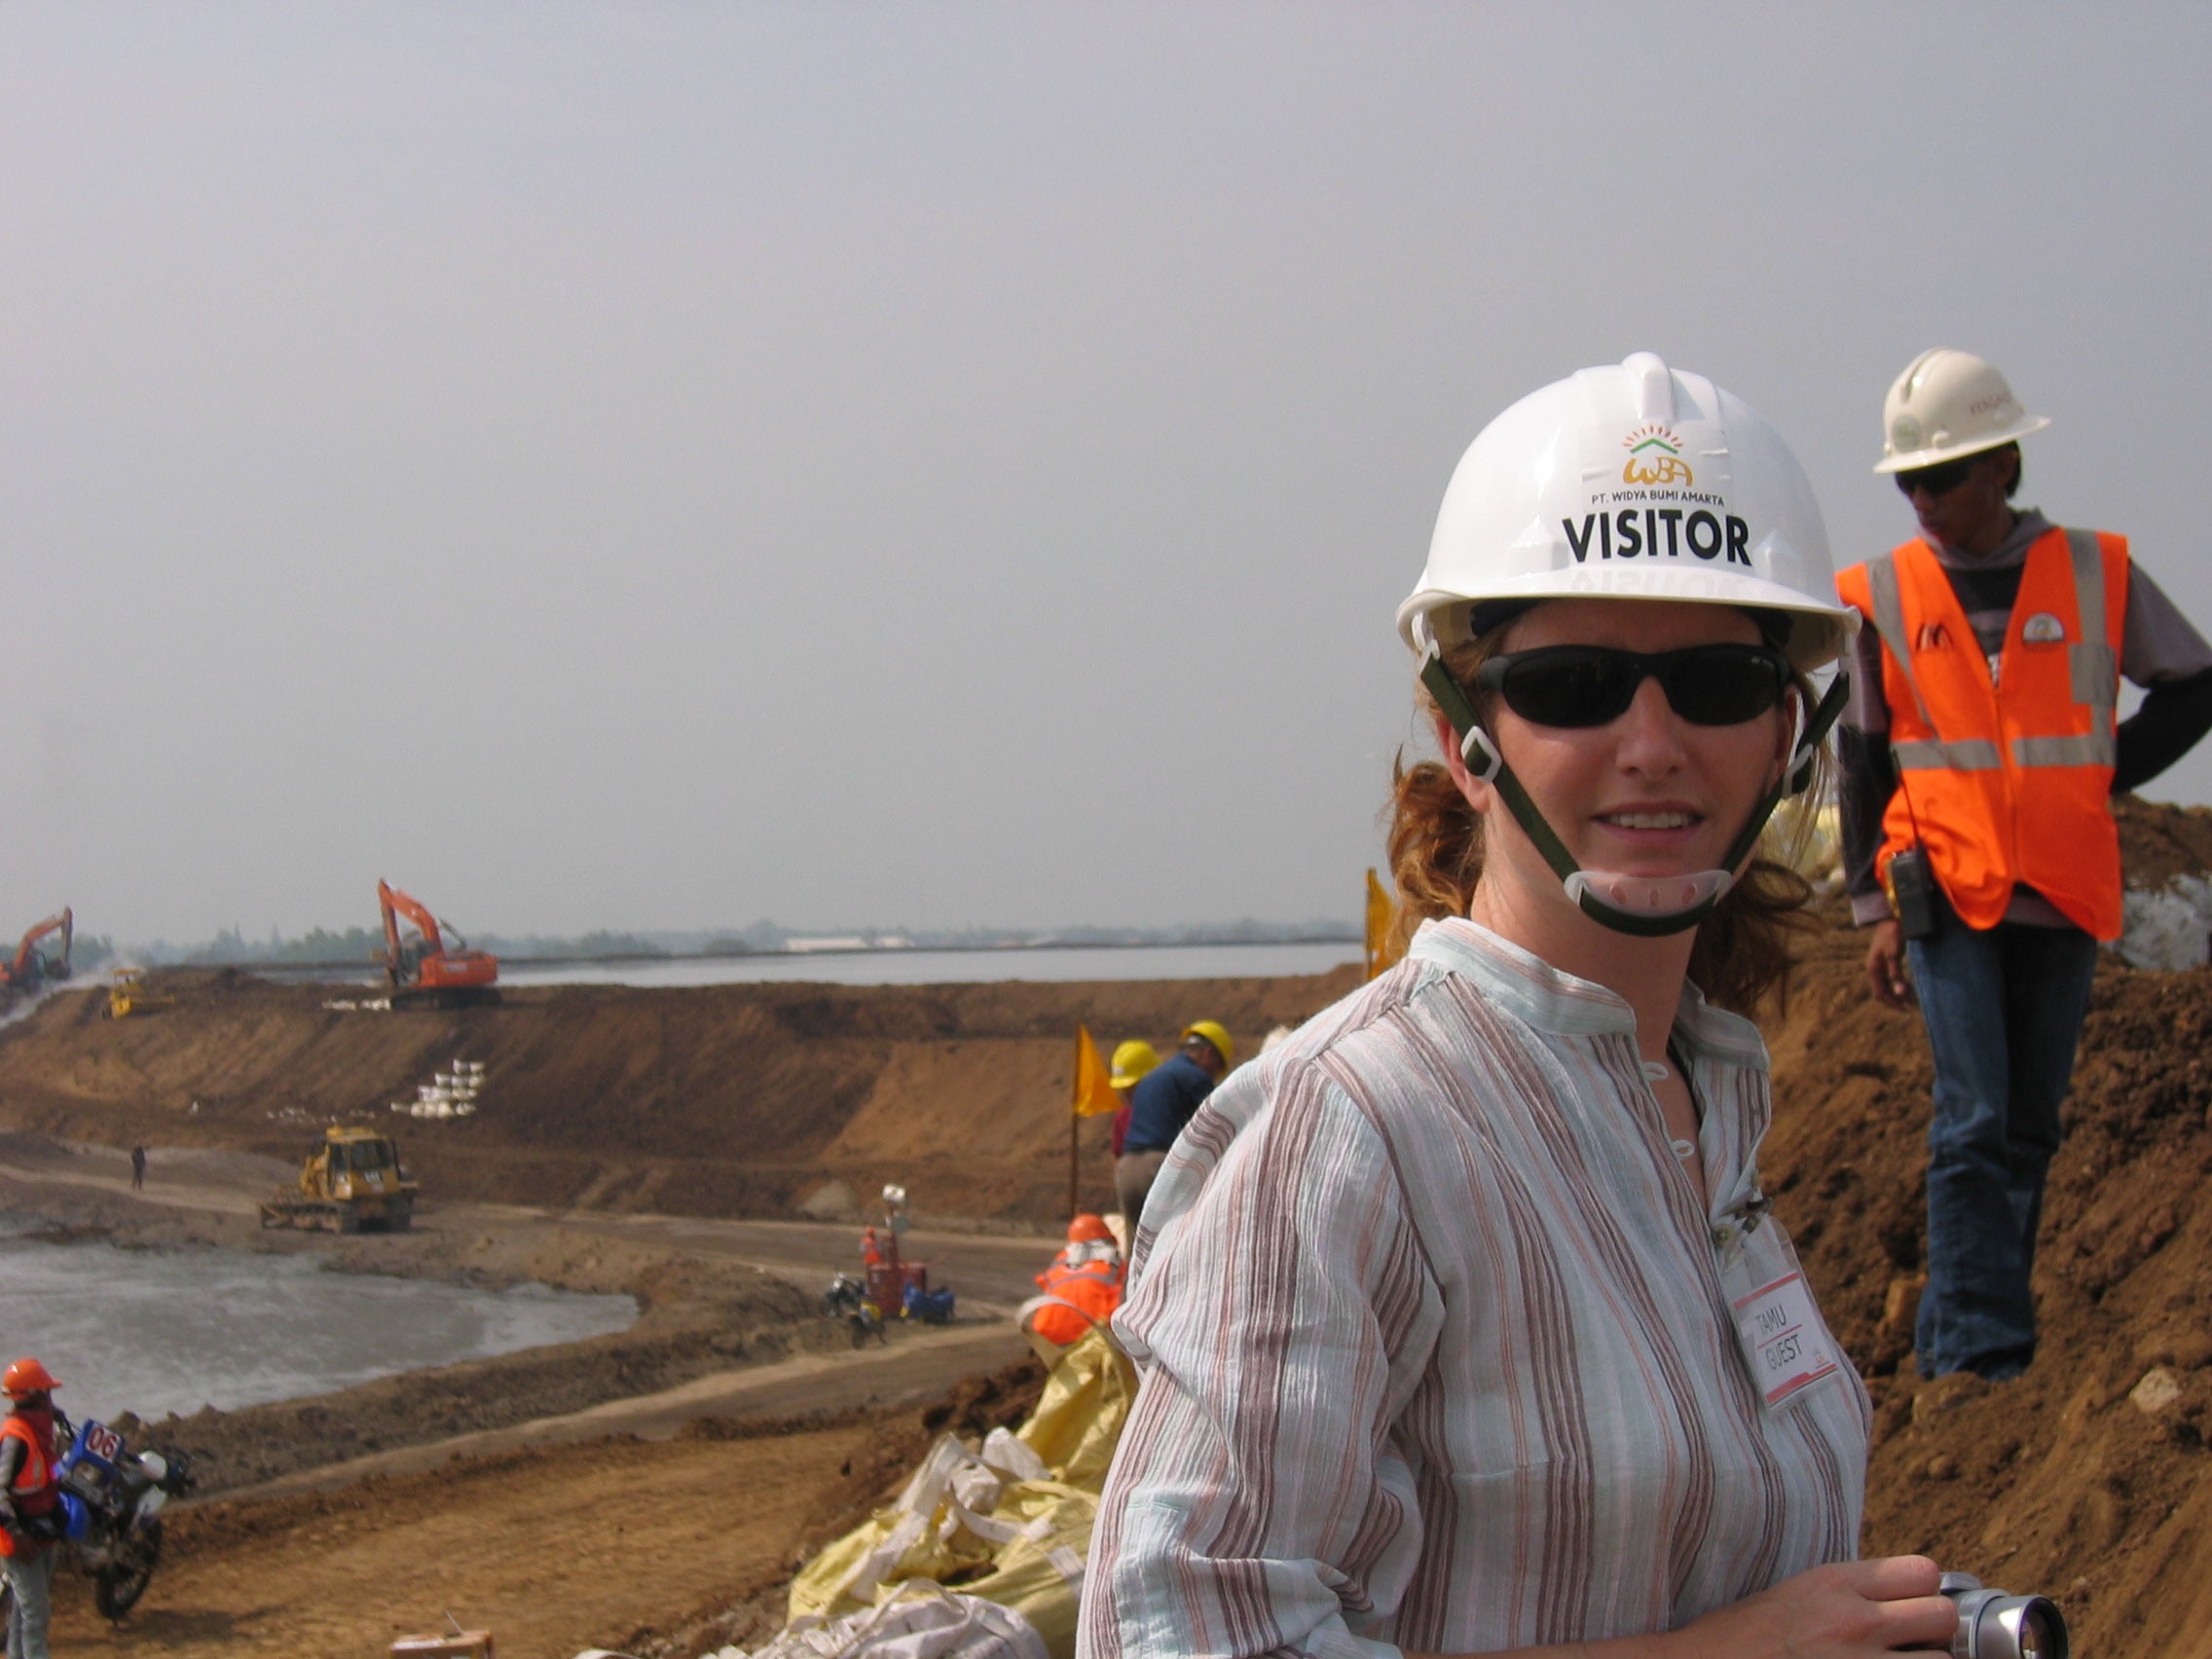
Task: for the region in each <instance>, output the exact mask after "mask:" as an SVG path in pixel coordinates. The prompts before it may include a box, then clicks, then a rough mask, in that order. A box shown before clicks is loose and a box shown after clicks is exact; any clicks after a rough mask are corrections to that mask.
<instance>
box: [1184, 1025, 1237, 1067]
mask: <svg viewBox="0 0 2212 1659" xmlns="http://www.w3.org/2000/svg"><path fill="white" fill-rule="evenodd" d="M1183 1035H1184V1036H1186V1037H1203V1038H1204V1039H1205V1040H1206V1041H1207V1042H1209V1043H1211V1044H1212V1045H1213V1051H1214V1052H1215V1053H1217V1054H1219V1055H1220V1056H1221V1063H1222V1064H1223V1065H1225V1066H1233V1065H1235V1063H1236V1042H1235V1039H1234V1038H1232V1037H1231V1036H1230V1035H1229V1027H1228V1026H1226V1025H1224V1024H1222V1022H1221V1021H1220V1020H1218V1019H1194V1020H1192V1021H1191V1023H1190V1024H1188V1025H1186V1026H1184V1027H1183Z"/></svg>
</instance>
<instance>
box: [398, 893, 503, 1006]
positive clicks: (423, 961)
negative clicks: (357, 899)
mask: <svg viewBox="0 0 2212 1659" xmlns="http://www.w3.org/2000/svg"><path fill="white" fill-rule="evenodd" d="M377 903H379V904H381V905H382V906H383V908H384V948H385V974H386V977H387V978H389V979H390V981H391V988H392V1005H393V1006H394V1007H395V1008H396V1007H412V1006H419V1005H420V1004H422V1003H424V1002H427V1003H430V1004H432V1005H433V1006H438V1007H448V1008H450V1007H457V1006H460V1005H461V1004H464V1003H475V1002H497V1001H498V993H497V992H496V991H494V990H492V988H491V987H492V985H493V984H494V983H495V982H496V981H497V980H498V977H499V961H498V957H496V956H493V955H492V954H490V953H489V952H488V951H482V950H470V949H469V948H468V941H467V940H464V939H462V938H461V935H460V934H459V933H458V932H455V930H454V929H453V927H452V925H451V924H450V923H441V922H440V921H439V920H438V918H437V917H435V916H433V915H431V914H430V911H429V907H428V906H427V905H425V904H422V903H418V902H417V901H415V900H413V899H411V898H409V897H408V896H407V895H406V894H404V893H402V892H400V890H399V889H398V888H396V887H394V886H392V885H391V884H390V883H389V882H385V881H380V882H378V883H377ZM401 917H405V918H406V919H407V920H408V921H409V922H411V923H413V924H414V926H415V929H416V931H417V932H418V933H420V934H421V935H422V936H423V943H422V947H421V948H420V949H419V950H417V949H410V948H408V947H407V946H406V945H405V944H403V943H402V941H401V940H400V937H399V923H400V918H401ZM448 934H452V935H453V944H452V945H451V946H450V947H449V946H448V945H447V943H446V936H447V935H448Z"/></svg>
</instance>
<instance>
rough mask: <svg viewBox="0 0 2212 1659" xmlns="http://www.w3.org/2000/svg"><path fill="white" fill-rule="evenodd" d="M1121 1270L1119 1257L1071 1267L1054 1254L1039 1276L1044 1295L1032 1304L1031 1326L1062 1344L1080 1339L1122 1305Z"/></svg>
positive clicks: (1076, 1341) (1063, 1345)
mask: <svg viewBox="0 0 2212 1659" xmlns="http://www.w3.org/2000/svg"><path fill="white" fill-rule="evenodd" d="M1122 1272H1123V1270H1122V1264H1121V1262H1120V1260H1119V1259H1116V1260H1113V1261H1094V1262H1083V1263H1080V1264H1078V1265H1076V1266H1073V1267H1070V1266H1069V1265H1068V1264H1067V1263H1066V1262H1064V1261H1062V1260H1060V1259H1059V1258H1057V1257H1055V1258H1054V1259H1053V1262H1052V1265H1051V1267H1050V1268H1048V1269H1046V1270H1045V1271H1044V1272H1041V1273H1039V1274H1038V1275H1037V1282H1038V1283H1039V1284H1041V1285H1043V1286H1044V1287H1045V1294H1044V1295H1043V1296H1040V1297H1038V1298H1037V1299H1036V1301H1035V1302H1034V1303H1032V1304H1030V1305H1029V1306H1031V1307H1034V1308H1035V1309H1036V1316H1035V1317H1034V1318H1032V1319H1031V1320H1030V1324H1029V1328H1030V1329H1031V1330H1033V1331H1035V1332H1036V1333H1037V1334H1038V1335H1039V1336H1041V1337H1043V1338H1044V1339H1045V1340H1046V1341H1047V1342H1049V1343H1058V1344H1059V1345H1060V1346H1062V1347H1067V1346H1071V1345H1073V1344H1075V1343H1078V1342H1081V1341H1082V1340H1083V1338H1084V1337H1085V1336H1086V1335H1087V1334H1088V1332H1089V1331H1090V1329H1091V1328H1092V1326H1093V1325H1103V1324H1105V1323H1106V1321H1107V1320H1108V1319H1110V1318H1112V1317H1113V1315H1114V1309H1117V1308H1119V1307H1121V1305H1122Z"/></svg>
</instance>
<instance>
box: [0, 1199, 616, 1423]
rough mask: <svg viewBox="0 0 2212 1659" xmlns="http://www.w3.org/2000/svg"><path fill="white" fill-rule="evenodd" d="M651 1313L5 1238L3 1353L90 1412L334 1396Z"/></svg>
mask: <svg viewBox="0 0 2212 1659" xmlns="http://www.w3.org/2000/svg"><path fill="white" fill-rule="evenodd" d="M637 1313H638V1309H637V1304H636V1303H635V1302H634V1301H633V1300H632V1299H631V1298H629V1297H627V1296H578V1295H574V1294H572V1293H570V1292H567V1291H558V1290H548V1289H546V1288H544V1287H543V1286H542V1285H520V1286H517V1287H516V1288H514V1289H512V1290H476V1289H470V1288H467V1287H465V1286H462V1285H456V1284H440V1283H433V1282H429V1281H426V1280H422V1279H398V1278H387V1277H385V1276H383V1275H381V1274H375V1273H335V1272H323V1271H322V1270H321V1269H320V1268H319V1267H318V1266H317V1264H316V1262H315V1260H314V1259H313V1258H312V1257H307V1256H261V1255H255V1254H253V1253H252V1252H250V1251H243V1250H129V1249H119V1248H117V1247H116V1246H114V1245H110V1244H42V1243H37V1242H33V1241H31V1240H28V1239H24V1238H21V1237H17V1236H0V1349H4V1350H5V1357H7V1358H13V1357H15V1356H16V1355H18V1354H22V1353H35V1354H37V1355H38V1356H39V1357H40V1358H41V1359H43V1360H45V1361H46V1364H47V1368H48V1369H49V1370H50V1371H52V1372H53V1373H54V1374H55V1376H56V1377H58V1378H60V1379H61V1381H62V1383H63V1388H62V1391H61V1394H60V1403H61V1405H62V1408H63V1409H64V1410H65V1411H67V1412H68V1413H69V1415H70V1416H71V1417H72V1418H76V1419H83V1418H87V1417H96V1418H107V1417H112V1416H114V1415H115V1414H116V1413H118V1412H121V1411H123V1410H125V1409H127V1408H128V1409H129V1410H131V1411H134V1412H136V1413H137V1414H138V1415H139V1416H140V1417H142V1418H147V1419H152V1418H158V1417H160V1416H162V1415H163V1414H164V1413H166V1412H172V1411H173V1412H178V1413H184V1414H189V1413H192V1412H196V1411H198V1410H199V1409H200V1408H201V1407H202V1406H203V1405H211V1406H216V1407H219V1408H221V1409H223V1410H226V1411H228V1410H231V1409H234V1408H236V1407H239V1406H250V1405H259V1404H261V1403H263V1402H265V1401H269V1400H288V1399H293V1398H296V1397H298V1396H300V1395H302V1394H320V1393H325V1392H327V1391H329V1390H330V1389H333V1388H343V1387H346V1386H348V1385H350V1384H351V1383H365V1382H367V1381H369V1380H370V1379H371V1378H375V1377H385V1376H388V1375H390V1374H391V1373H393V1372H396V1371H408V1370H412V1369H414V1368H415V1367H417V1366H424V1365H448V1364H451V1363H453V1362H454V1361H456V1360H463V1359H483V1358H488V1357H490V1356H491V1355H493V1354H501V1353H512V1352H514V1351H515V1350H517V1349H518V1348H527V1347H536V1346H540V1345H542V1344H546V1343H567V1342H576V1341H579V1340H581V1339H583V1338H585V1337H593V1336H600V1335H603V1334H605V1333H607V1332H609V1331H619V1330H622V1329H624V1328H626V1327H627V1326H628V1325H629V1324H630V1323H631V1321H632V1320H634V1319H635V1318H636V1317H637Z"/></svg>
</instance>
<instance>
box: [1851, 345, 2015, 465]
mask: <svg viewBox="0 0 2212 1659" xmlns="http://www.w3.org/2000/svg"><path fill="white" fill-rule="evenodd" d="M2049 424H2050V423H2049V422H2048V421H2047V420H2045V419H2044V418H2043V417H2041V416H2039V415H2030V414H2029V413H2028V412H2027V410H2026V409H2024V408H2023V407H2021V404H2020V400H2019V399H2018V398H2017V397H2014V396H2013V395H2012V388H2011V387H2010V386H2009V385H2007V384H2006V380H2005V377H2004V376H2003V375H2001V374H1999V373H1998V372H1997V369H1996V367H1995V366H1994V365H1993V364H1991V363H1989V362H1987V361H1985V360H1984V359H1982V358H1980V357H1977V356H1975V355H1974V354H1973V353H1972V351H1955V350H1952V349H1951V348H1949V347H1947V346H1938V347H1936V349H1935V350H1932V351H1923V352H1921V354H1920V355H1919V356H1917V357H1915V358H1913V360H1912V361H1911V362H1910V363H1908V364H1906V365H1905V371H1904V373H1903V374H1901V375H1899V376H1898V378H1897V382H1896V384H1895V385H1893V386H1892V387H1890V395H1889V396H1888V397H1886V398H1884V399H1883V400H1882V459H1881V460H1880V461H1876V462H1875V463H1874V470H1875V471H1876V472H1917V471H1918V470H1919V469H1920V468H1922V467H1924V466H1940V465H1942V464H1943V463H1944V462H1945V461H1964V460H1965V459H1966V458H1967V457H1968V456H1972V455H1980V454H1983V453H1984V452H1985V451H1988V450H1994V449H2003V448H2004V447H2005V446H2006V445H2007V444H2009V443H2016V442H2018V441H2019V440H2020V439H2021V438H2024V437H2026V436H2027V435H2028V434H2029V433H2031V432H2040V431H2042V430H2043V429H2044V428H2045V427H2046V426H2047V425H2049Z"/></svg>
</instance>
